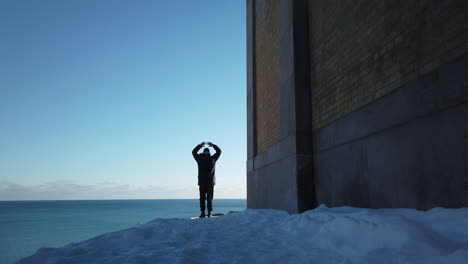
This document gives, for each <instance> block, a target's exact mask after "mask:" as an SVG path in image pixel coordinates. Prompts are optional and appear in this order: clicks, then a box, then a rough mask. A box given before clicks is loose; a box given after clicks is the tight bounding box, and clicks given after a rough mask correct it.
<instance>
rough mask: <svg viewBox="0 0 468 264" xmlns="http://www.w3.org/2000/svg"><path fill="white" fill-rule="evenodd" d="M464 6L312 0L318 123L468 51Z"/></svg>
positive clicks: (440, 1)
mask: <svg viewBox="0 0 468 264" xmlns="http://www.w3.org/2000/svg"><path fill="white" fill-rule="evenodd" d="M466 6H467V5H466V0H452V1H449V0H432V1H431V0H427V1H416V0H414V1H413V0H410V1H395V0H379V1H364V0H361V1H359V0H358V1H352V0H310V1H309V7H310V9H309V23H310V45H311V52H310V54H311V89H312V91H311V92H312V111H313V130H317V129H319V128H321V127H324V126H326V125H327V124H330V123H331V122H333V121H334V120H336V119H338V118H340V117H342V116H344V115H346V114H348V113H350V112H352V111H354V110H356V109H358V108H360V107H362V106H364V105H366V104H368V103H370V102H372V101H374V100H376V99H378V98H380V97H381V96H384V95H386V94H388V93H389V92H391V91H394V90H396V89H398V88H399V87H401V86H402V85H404V84H407V83H408V82H411V81H413V80H416V79H418V78H419V77H420V76H422V75H424V74H426V73H428V72H431V71H432V70H435V69H437V68H438V67H440V66H441V65H443V64H445V63H447V62H449V61H452V60H453V59H455V58H457V57H460V56H461V55H463V54H465V53H467V52H468V9H467V8H466ZM258 26H259V25H258ZM257 28H258V30H259V32H261V34H264V35H267V33H263V31H261V30H262V29H263V28H261V27H257ZM272 31H273V32H274V30H272ZM260 48H261V46H257V50H258V49H260ZM270 63H273V62H271V61H270ZM272 65H276V64H272ZM262 67H265V70H266V69H268V70H270V67H271V66H266V65H265V66H262ZM257 85H258V83H257ZM263 89H264V88H263ZM261 96H265V95H264V94H258V97H261ZM258 118H259V119H258V120H259V121H260V120H263V119H262V118H263V116H260V115H259V116H258ZM262 142H263V141H262Z"/></svg>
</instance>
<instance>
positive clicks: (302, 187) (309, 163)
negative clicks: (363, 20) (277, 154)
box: [278, 0, 315, 212]
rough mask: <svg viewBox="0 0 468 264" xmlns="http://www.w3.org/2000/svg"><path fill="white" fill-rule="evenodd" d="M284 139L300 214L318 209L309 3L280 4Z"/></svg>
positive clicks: (301, 0)
mask: <svg viewBox="0 0 468 264" xmlns="http://www.w3.org/2000/svg"><path fill="white" fill-rule="evenodd" d="M279 7H280V8H279V13H278V19H279V21H278V34H279V37H280V43H279V50H280V55H279V57H280V58H279V60H280V89H281V138H282V140H284V141H286V142H289V144H290V145H291V149H292V151H293V155H294V157H295V170H294V173H295V175H294V177H295V178H296V184H297V191H296V192H297V207H298V211H299V212H301V211H305V210H309V209H311V208H313V207H314V206H315V186H314V175H313V156H312V154H313V149H312V132H311V131H312V111H311V108H312V106H311V94H310V85H311V82H310V56H309V48H310V46H309V21H308V15H309V14H308V11H309V9H308V1H307V0H295V1H288V0H279Z"/></svg>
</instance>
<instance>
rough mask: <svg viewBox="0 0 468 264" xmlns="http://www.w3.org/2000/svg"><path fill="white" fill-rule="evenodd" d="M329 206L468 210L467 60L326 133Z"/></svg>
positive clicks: (323, 149) (324, 195)
mask: <svg viewBox="0 0 468 264" xmlns="http://www.w3.org/2000/svg"><path fill="white" fill-rule="evenodd" d="M314 139H315V141H314V145H315V177H316V190H317V199H318V202H319V203H325V204H327V205H329V206H340V205H349V206H357V207H371V208H378V207H412V208H417V209H428V208H432V207H434V206H444V207H462V206H468V55H465V56H463V57H461V58H459V59H457V60H456V61H454V62H452V63H449V64H446V65H444V66H442V67H441V68H439V69H438V70H436V71H433V72H431V73H429V74H427V75H425V76H423V77H422V78H420V79H419V80H417V81H415V82H412V83H410V84H408V85H405V86H404V87H402V88H400V89H399V90H397V91H395V92H393V93H391V94H389V95H387V96H385V97H383V98H381V99H379V100H377V101H374V102H373V103H370V104H368V105H367V106H365V107H363V108H361V109H359V110H357V111H355V112H353V113H351V114H349V115H347V116H345V117H343V118H341V119H339V120H337V121H335V122H334V123H332V124H331V125H329V126H327V127H325V128H323V129H320V130H319V131H318V132H317V133H315V135H314Z"/></svg>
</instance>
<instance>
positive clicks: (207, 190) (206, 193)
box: [192, 142, 221, 218]
mask: <svg viewBox="0 0 468 264" xmlns="http://www.w3.org/2000/svg"><path fill="white" fill-rule="evenodd" d="M205 143H206V142H202V143H200V144H198V145H197V146H196V147H195V148H194V149H193V150H192V155H193V158H194V159H195V160H196V161H197V163H198V187H199V190H200V211H201V214H200V218H203V217H205V216H206V215H205V208H206V207H205V200H206V201H207V204H208V217H211V211H213V189H214V185H215V183H216V177H215V166H216V161H217V160H218V159H219V156H220V155H221V149H220V148H219V147H218V146H216V145H215V144H213V143H211V142H208V143H206V144H207V145H208V146H209V147H213V148H214V149H215V150H216V153H215V154H214V155H213V156H211V154H210V149H209V148H205V149H203V152H202V153H201V154H198V151H199V150H200V149H201V148H202V147H203V146H204V145H205Z"/></svg>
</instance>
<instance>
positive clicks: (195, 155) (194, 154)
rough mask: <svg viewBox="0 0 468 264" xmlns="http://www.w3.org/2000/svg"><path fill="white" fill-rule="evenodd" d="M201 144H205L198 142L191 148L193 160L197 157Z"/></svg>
mask: <svg viewBox="0 0 468 264" xmlns="http://www.w3.org/2000/svg"><path fill="white" fill-rule="evenodd" d="M203 145H205V142H202V143H200V144H198V145H197V146H196V147H195V148H194V149H193V150H192V155H193V158H194V159H195V160H197V159H198V153H197V152H198V151H199V150H200V149H201V148H202V147H203Z"/></svg>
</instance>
